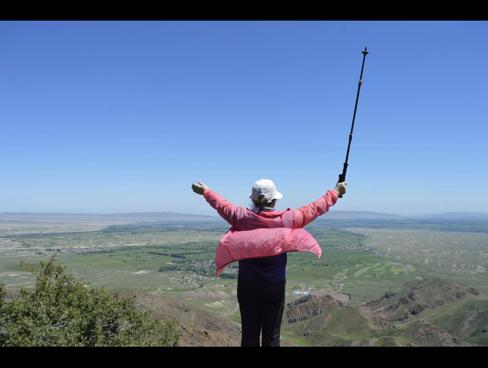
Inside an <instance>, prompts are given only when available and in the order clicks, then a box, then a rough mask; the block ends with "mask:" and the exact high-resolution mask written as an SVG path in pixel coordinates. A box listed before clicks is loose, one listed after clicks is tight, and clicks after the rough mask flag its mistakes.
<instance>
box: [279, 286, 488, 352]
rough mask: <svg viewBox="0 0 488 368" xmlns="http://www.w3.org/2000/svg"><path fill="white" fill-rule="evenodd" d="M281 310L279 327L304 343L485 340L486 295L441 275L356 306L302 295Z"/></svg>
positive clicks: (453, 343) (410, 343) (411, 343)
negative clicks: (452, 282) (445, 279)
mask: <svg viewBox="0 0 488 368" xmlns="http://www.w3.org/2000/svg"><path fill="white" fill-rule="evenodd" d="M285 315H286V319H285V320H284V331H287V332H288V333H290V334H292V336H294V337H296V338H297V339H301V340H302V343H303V344H304V345H321V346H325V345H328V346H330V345H349V346H351V345H366V346H371V345H374V346H395V345H399V346H458V345H487V344H488V297H487V296H484V295H480V294H479V293H478V292H477V291H476V290H474V289H471V288H465V287H462V286H460V285H455V284H451V283H447V282H444V281H441V280H422V281H417V282H413V283H409V284H406V285H405V288H404V290H403V292H401V293H397V294H395V293H391V292H387V293H385V294H384V295H383V296H382V297H381V298H379V299H376V300H371V301H369V302H367V303H364V304H362V305H360V306H357V307H352V306H348V305H347V304H344V303H341V302H340V301H338V300H336V299H334V298H333V297H332V296H330V295H323V296H307V297H304V298H301V299H299V300H297V301H296V302H294V303H290V304H288V306H287V310H286V312H285Z"/></svg>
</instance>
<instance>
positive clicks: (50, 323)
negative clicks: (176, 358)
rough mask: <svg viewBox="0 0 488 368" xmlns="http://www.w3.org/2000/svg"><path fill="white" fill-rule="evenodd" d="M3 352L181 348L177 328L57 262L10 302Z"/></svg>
mask: <svg viewBox="0 0 488 368" xmlns="http://www.w3.org/2000/svg"><path fill="white" fill-rule="evenodd" d="M4 296H5V295H4V290H3V287H2V286H1V285H0V346H175V345H176V344H177V342H178V337H179V336H178V332H177V326H176V324H175V322H173V321H160V320H156V319H154V318H151V316H150V315H149V314H148V313H147V312H143V311H139V310H137V309H136V306H135V303H134V299H124V298H121V297H119V296H118V295H116V294H112V293H109V292H108V291H106V290H105V289H103V288H90V287H88V286H87V285H85V284H84V283H83V282H82V281H80V280H77V279H76V278H74V277H73V276H72V275H69V274H66V273H65V272H64V267H63V266H59V265H57V264H56V263H55V260H54V257H51V258H50V259H49V260H48V261H47V262H46V263H44V262H41V270H40V271H39V273H38V275H37V280H36V285H35V288H34V290H31V291H29V290H27V289H25V288H21V290H20V296H19V297H18V298H15V299H14V300H13V301H10V302H6V301H4V300H3V299H4Z"/></svg>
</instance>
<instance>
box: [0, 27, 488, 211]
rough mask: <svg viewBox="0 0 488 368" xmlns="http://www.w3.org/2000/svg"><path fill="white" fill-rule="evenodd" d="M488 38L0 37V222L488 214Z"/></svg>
mask: <svg viewBox="0 0 488 368" xmlns="http://www.w3.org/2000/svg"><path fill="white" fill-rule="evenodd" d="M487 40H488V22H460V21H457V22H444V21H436V22H392V21H380V22H372V21H363V22H345V21H335V22H332V21H323V22H318V21H314V22H312V21H310V22H298V21H297V22H282V21H270V22H257V21H252V22H251V21H248V22H242V21H225V22H223V21H221V22H208V21H200V22H181V21H178V22H168V21H164V22H163V21H161V22H115V21H112V22H0V55H1V57H0V81H1V82H0V128H1V130H0V173H1V180H0V212H9V211H10V212H13V211H31V212H103V213H110V212H131V211H173V212H185V213H200V214H213V210H211V209H210V208H209V207H208V205H207V204H206V202H205V201H204V200H203V198H202V197H199V196H197V195H196V194H194V193H193V192H192V191H191V183H192V181H194V180H202V181H203V182H205V183H206V184H207V185H209V186H210V187H211V188H213V189H214V190H216V191H217V192H219V193H220V194H222V195H223V196H225V197H226V198H228V199H229V200H231V201H233V202H235V203H236V204H238V205H247V204H248V203H249V202H248V195H249V192H250V187H251V186H252V184H253V182H254V181H255V180H257V179H260V178H270V179H273V180H274V181H275V183H276V184H277V186H278V190H280V191H281V192H282V193H283V194H284V198H283V199H282V200H281V201H280V203H279V204H278V207H279V208H282V209H284V208H287V207H298V206H301V205H303V204H306V203H308V202H310V201H312V200H314V199H317V198H318V197H319V196H320V195H322V194H323V192H324V191H325V190H326V189H328V188H332V187H333V186H334V184H335V182H336V181H337V176H338V174H339V173H340V172H341V170H342V163H343V161H344V156H345V151H346V145H347V138H348V134H349V129H350V123H351V118H352V111H353V107H354V99H355V95H356V89H357V82H358V78H359V70H360V66H361V60H362V55H361V50H362V49H363V48H364V46H367V47H368V50H369V51H370V54H369V55H368V57H367V59H366V67H365V73H364V84H363V87H362V90H361V97H360V101H359V109H358V114H357V118H356V127H355V131H354V139H353V142H352V147H351V154H350V165H349V170H348V177H347V181H348V189H349V191H348V193H347V194H346V195H345V196H344V198H343V199H342V200H341V201H340V203H338V204H337V206H336V209H338V210H371V211H381V212H391V213H398V214H420V213H434V212H444V211H482V212H487V211H488V170H487V161H488V148H487V138H488V134H487V133H488V70H487V66H488V42H487Z"/></svg>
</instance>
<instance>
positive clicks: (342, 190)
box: [335, 181, 347, 197]
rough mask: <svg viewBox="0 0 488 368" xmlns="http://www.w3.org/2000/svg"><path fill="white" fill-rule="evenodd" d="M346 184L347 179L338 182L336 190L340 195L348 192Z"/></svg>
mask: <svg viewBox="0 0 488 368" xmlns="http://www.w3.org/2000/svg"><path fill="white" fill-rule="evenodd" d="M346 185H347V182H345V181H344V182H342V183H337V184H336V187H335V191H336V193H337V195H338V196H339V197H342V196H343V195H344V194H346Z"/></svg>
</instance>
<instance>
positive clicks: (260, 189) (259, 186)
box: [249, 179, 283, 202]
mask: <svg viewBox="0 0 488 368" xmlns="http://www.w3.org/2000/svg"><path fill="white" fill-rule="evenodd" d="M261 195H264V197H265V198H266V200H267V201H268V202H270V201H272V200H273V199H281V198H283V194H281V193H280V192H278V191H277V190H276V185H275V183H273V181H272V180H270V179H260V180H258V181H256V182H255V183H254V185H253V186H252V193H251V195H250V196H249V198H251V199H258V198H259V196H261Z"/></svg>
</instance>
